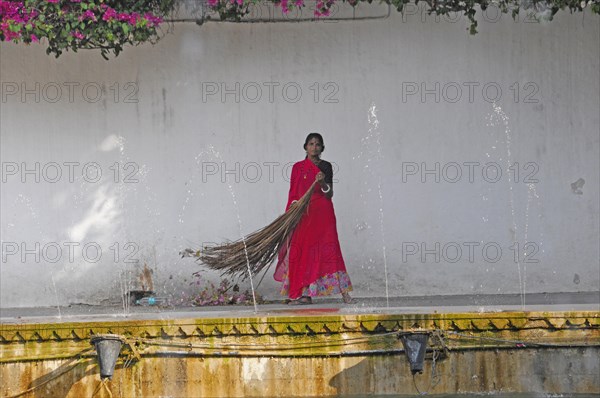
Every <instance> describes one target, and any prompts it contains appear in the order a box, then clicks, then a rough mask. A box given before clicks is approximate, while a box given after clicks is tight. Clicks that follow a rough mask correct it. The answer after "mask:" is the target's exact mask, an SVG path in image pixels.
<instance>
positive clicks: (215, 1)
mask: <svg viewBox="0 0 600 398" xmlns="http://www.w3.org/2000/svg"><path fill="white" fill-rule="evenodd" d="M217 4H219V0H208V5H209V6H210V7H214V6H216V5H217Z"/></svg>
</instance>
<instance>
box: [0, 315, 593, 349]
mask: <svg viewBox="0 0 600 398" xmlns="http://www.w3.org/2000/svg"><path fill="white" fill-rule="evenodd" d="M434 329H437V330H442V331H452V332H467V333H500V334H505V335H511V334H522V333H527V331H528V330H532V329H536V330H544V331H548V332H550V331H579V332H581V331H584V330H587V331H590V332H591V335H590V333H586V335H588V337H591V336H593V338H594V339H596V338H600V312H594V311H575V312H510V313H481V314H480V313H459V314H385V315H382V314H373V315H368V314H360V315H338V316H332V315H327V316H314V315H313V316H289V315H286V316H269V317H260V316H257V317H253V318H251V317H243V318H208V319H207V318H198V319H175V320H174V319H169V320H118V321H110V322H78V323H45V324H2V325H0V344H10V343H24V342H39V343H42V342H49V341H51V342H62V341H82V340H89V339H90V337H91V336H93V335H95V334H104V333H109V334H119V335H123V336H126V337H130V338H144V339H152V338H158V339H186V338H191V337H195V338H211V337H212V338H227V337H238V338H240V337H243V336H255V337H258V336H271V337H277V336H301V335H303V336H318V335H323V336H328V335H334V334H349V333H355V334H381V333H387V332H395V331H415V330H434ZM559 334H560V333H559Z"/></svg>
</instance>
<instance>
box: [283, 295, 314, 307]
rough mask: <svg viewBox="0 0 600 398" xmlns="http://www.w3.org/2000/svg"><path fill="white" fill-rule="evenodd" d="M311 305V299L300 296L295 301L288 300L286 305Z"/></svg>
mask: <svg viewBox="0 0 600 398" xmlns="http://www.w3.org/2000/svg"><path fill="white" fill-rule="evenodd" d="M308 304H312V299H311V298H310V297H308V296H302V297H300V298H298V299H295V300H290V302H289V303H288V305H308Z"/></svg>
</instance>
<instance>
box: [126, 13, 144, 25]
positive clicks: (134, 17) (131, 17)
mask: <svg viewBox="0 0 600 398" xmlns="http://www.w3.org/2000/svg"><path fill="white" fill-rule="evenodd" d="M139 19H141V17H140V14H138V13H137V12H132V13H131V14H130V15H129V19H128V20H127V22H129V25H135V24H137V21H138V20H139Z"/></svg>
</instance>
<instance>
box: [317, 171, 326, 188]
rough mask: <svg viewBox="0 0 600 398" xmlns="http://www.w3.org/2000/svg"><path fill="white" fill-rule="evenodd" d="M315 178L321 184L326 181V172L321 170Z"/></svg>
mask: <svg viewBox="0 0 600 398" xmlns="http://www.w3.org/2000/svg"><path fill="white" fill-rule="evenodd" d="M315 180H317V182H318V183H319V184H321V185H323V183H324V182H325V174H324V173H323V172H322V171H319V172H318V173H317V175H316V176H315Z"/></svg>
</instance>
